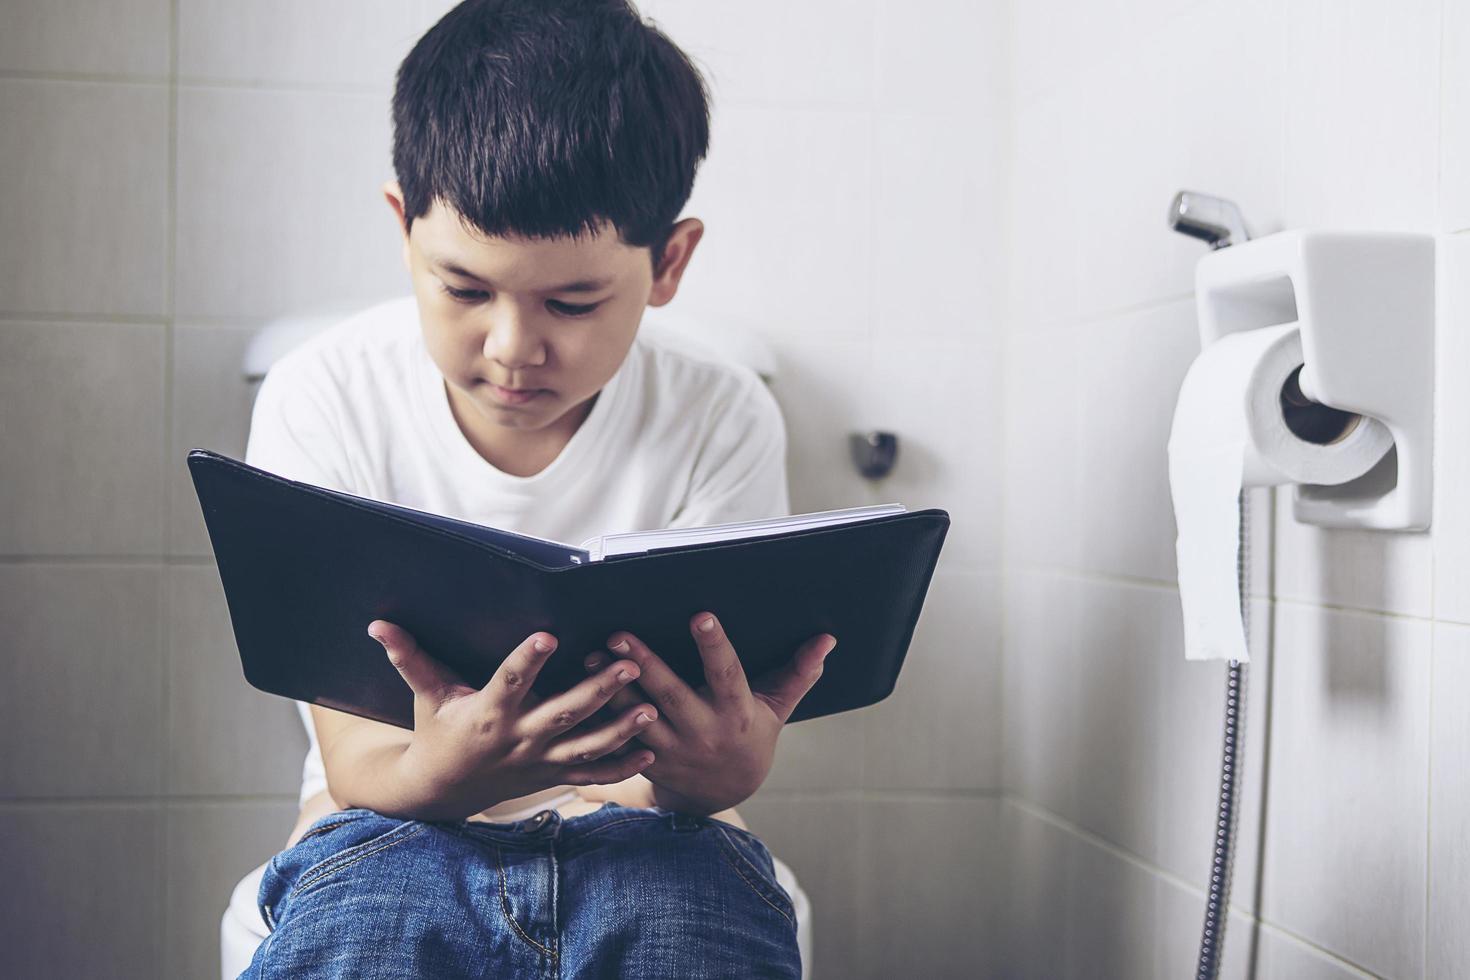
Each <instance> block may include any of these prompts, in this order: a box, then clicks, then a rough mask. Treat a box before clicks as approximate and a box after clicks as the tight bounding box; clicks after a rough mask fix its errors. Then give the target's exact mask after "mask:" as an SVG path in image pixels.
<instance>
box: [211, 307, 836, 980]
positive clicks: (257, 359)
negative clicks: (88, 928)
mask: <svg viewBox="0 0 1470 980" xmlns="http://www.w3.org/2000/svg"><path fill="white" fill-rule="evenodd" d="M345 315H346V314H340V315H312V316H291V317H283V318H281V319H279V320H276V321H273V322H272V323H270V324H267V325H266V326H265V327H264V328H263V329H262V330H261V331H260V333H258V334H257V335H256V336H255V337H254V339H253V340H252V341H251V343H250V345H249V346H248V348H247V349H246V352H245V361H244V365H243V368H244V373H245V377H246V380H247V381H249V382H251V383H257V382H259V381H260V379H261V378H263V377H264V376H265V373H266V371H267V370H269V368H270V365H271V364H272V363H274V362H275V360H276V359H277V358H279V357H281V356H282V355H283V354H285V353H286V352H287V351H288V350H290V349H291V348H292V347H294V346H295V345H296V344H298V343H300V342H302V341H304V340H306V339H307V338H308V337H310V336H311V335H313V334H314V333H316V332H317V331H319V330H322V329H325V328H326V327H329V326H331V325H332V324H334V323H337V322H340V321H341V320H342V319H343V318H344V317H345ZM639 331H640V332H652V333H654V334H656V335H657V336H658V337H659V339H660V340H663V341H665V342H666V343H667V344H668V346H670V347H674V348H678V349H684V350H689V351H691V352H694V353H702V354H704V355H706V356H715V357H719V358H722V359H725V360H727V361H730V362H733V363H737V364H744V365H746V366H747V367H749V368H751V369H752V370H754V371H755V372H756V374H758V375H760V377H761V378H762V379H764V380H765V381H766V382H767V383H769V382H770V381H771V380H772V378H773V377H774V376H775V370H776V360H775V356H774V354H773V353H772V351H771V349H770V347H769V345H767V344H766V343H765V341H764V340H763V338H761V336H760V335H759V334H757V333H755V332H754V331H751V330H750V329H748V328H745V327H742V326H740V325H738V324H735V323H731V322H721V323H719V324H705V325H702V326H696V325H695V324H692V323H690V322H688V321H684V320H682V319H678V318H675V317H672V316H670V315H669V314H668V313H667V312H666V311H665V310H663V309H662V308H659V309H650V310H648V311H647V312H646V313H645V315H644V318H643V322H642V325H641V326H640V327H639ZM297 708H298V711H299V714H300V716H301V719H302V723H303V726H304V728H305V729H306V734H307V738H308V740H309V742H310V744H311V746H312V747H315V745H316V732H315V731H314V730H313V727H312V724H311V715H310V713H309V712H308V711H307V710H306V707H305V705H304V704H301V703H299V702H298V704H297ZM311 754H312V753H311V752H310V750H309V751H308V758H310V757H311ZM304 780H305V774H304V773H303V787H304ZM303 795H304V793H303ZM288 831H289V828H287V827H282V828H281V839H282V843H284V842H285V837H286V834H287V832H288ZM273 856H274V855H267V856H266V859H265V860H264V861H263V862H262V863H261V864H260V865H259V866H258V867H256V868H254V869H253V870H251V871H250V872H249V873H248V874H246V875H245V877H243V878H241V879H240V881H239V882H238V883H236V885H235V888H234V890H233V891H232V892H231V894H230V902H229V906H228V907H227V908H226V909H225V912H224V915H223V916H221V918H220V976H221V978H222V980H235V978H236V977H238V976H239V975H240V974H241V973H243V972H244V971H245V970H246V969H247V968H248V967H249V966H250V961H251V959H252V958H253V957H254V956H255V950H256V947H258V946H259V945H260V944H261V942H263V941H264V940H265V938H266V937H267V936H268V935H270V930H269V929H267V928H266V924H265V921H264V919H262V918H261V914H260V907H259V906H258V905H257V904H256V897H257V895H258V894H259V892H260V879H261V877H262V876H263V875H264V874H265V869H266V865H267V864H269V863H270V858H271V857H273ZM772 862H773V864H774V866H775V870H776V881H777V882H778V883H779V884H780V885H781V887H782V888H784V889H786V892H787V894H788V895H790V896H791V903H792V907H793V908H794V910H795V912H796V940H797V946H798V948H799V949H800V951H801V963H802V972H803V974H804V975H807V976H810V975H811V971H812V966H811V963H812V908H811V901H810V900H809V898H808V897H807V894H806V892H804V891H803V890H802V888H801V885H800V884H798V883H797V880H796V876H795V874H793V873H792V871H791V868H790V867H788V866H787V865H786V863H785V862H784V861H782V860H781V859H780V858H779V857H776V856H775V855H772Z"/></svg>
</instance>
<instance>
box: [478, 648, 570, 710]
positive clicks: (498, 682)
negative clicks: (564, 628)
mask: <svg viewBox="0 0 1470 980" xmlns="http://www.w3.org/2000/svg"><path fill="white" fill-rule="evenodd" d="M555 649H556V637H554V636H552V635H551V634H550V633H532V634H531V635H530V636H528V637H526V638H525V639H524V640H522V641H521V643H520V646H518V647H516V648H515V649H514V650H512V651H511V652H510V656H508V657H506V658H505V660H503V661H502V662H501V664H500V666H499V667H498V668H496V670H495V673H494V674H493V675H491V677H490V680H489V681H487V682H486V683H485V686H484V687H482V688H481V689H480V694H481V695H482V696H483V697H484V698H485V700H486V701H487V702H489V704H488V708H489V709H490V710H493V711H514V710H515V709H516V708H519V707H520V706H521V702H522V701H524V700H525V698H526V693H527V692H528V691H530V690H531V684H532V682H533V681H535V680H536V675H537V674H539V673H541V668H542V667H544V666H546V661H547V660H548V659H550V657H551V654H552V651H554V650H555Z"/></svg>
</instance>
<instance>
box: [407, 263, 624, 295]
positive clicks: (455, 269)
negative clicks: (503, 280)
mask: <svg viewBox="0 0 1470 980" xmlns="http://www.w3.org/2000/svg"><path fill="white" fill-rule="evenodd" d="M430 262H431V263H433V264H434V265H436V266H438V267H439V268H441V269H443V270H444V271H445V272H448V273H451V274H453V275H456V276H463V277H464V278H466V279H473V280H475V281H476V282H482V283H484V284H485V285H487V286H494V285H495V284H494V283H492V282H491V281H490V280H488V279H485V278H482V277H481V276H477V275H475V274H474V273H473V272H470V271H469V270H468V269H463V268H461V267H460V266H459V265H458V264H456V263H454V262H451V261H449V260H448V259H430ZM612 282H613V281H612V280H611V279H578V280H577V281H576V282H569V283H567V284H565V285H563V286H552V287H551V288H550V289H544V290H541V291H542V292H546V293H595V292H597V291H598V290H600V289H606V288H607V287H608V286H611V285H612Z"/></svg>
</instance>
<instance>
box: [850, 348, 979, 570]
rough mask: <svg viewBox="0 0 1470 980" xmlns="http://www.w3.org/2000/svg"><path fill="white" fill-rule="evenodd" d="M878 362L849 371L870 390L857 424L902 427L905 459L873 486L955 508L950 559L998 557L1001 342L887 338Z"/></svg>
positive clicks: (895, 496) (888, 497) (889, 495)
mask: <svg viewBox="0 0 1470 980" xmlns="http://www.w3.org/2000/svg"><path fill="white" fill-rule="evenodd" d="M873 366H874V371H873V373H872V374H871V375H867V376H853V377H849V378H848V379H847V384H848V385H849V386H852V387H854V388H857V389H858V390H859V392H860V393H861V398H862V409H863V415H862V416H861V417H862V418H863V419H864V421H863V422H862V424H861V426H860V427H859V428H855V429H853V430H851V431H866V430H867V429H879V430H884V431H889V432H893V433H895V434H896V435H897V436H898V459H897V462H896V463H895V465H894V469H893V472H892V473H891V474H890V475H889V476H887V477H885V478H883V479H882V480H878V481H874V482H873V483H872V484H871V485H870V486H871V490H870V492H871V493H873V494H876V495H877V496H879V497H881V498H882V499H883V500H884V501H897V502H899V503H902V504H904V505H905V506H906V507H908V508H909V509H910V510H919V509H922V508H926V507H939V508H943V509H945V510H947V511H949V514H950V518H951V524H950V529H949V533H948V535H947V536H946V537H945V542H944V551H943V553H942V560H943V561H944V562H946V563H963V564H965V565H966V566H968V567H981V568H996V567H998V566H999V563H1000V557H1001V556H1000V544H1001V541H1000V516H1001V480H1002V473H1003V468H1002V461H1001V454H1002V441H1001V440H1002V429H1001V418H1000V404H999V403H1000V398H999V395H1000V390H1001V378H1002V374H1001V363H1000V345H999V344H995V343H985V342H979V343H976V342H965V343H955V342H926V341H923V340H917V339H916V340H893V341H879V342H877V343H875V344H874V345H873ZM850 465H851V464H849V466H850Z"/></svg>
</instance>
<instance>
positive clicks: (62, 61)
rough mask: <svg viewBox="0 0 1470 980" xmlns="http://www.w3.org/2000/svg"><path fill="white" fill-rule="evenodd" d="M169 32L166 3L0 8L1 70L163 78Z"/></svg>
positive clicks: (52, 1)
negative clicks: (2, 68) (4, 68)
mask: <svg viewBox="0 0 1470 980" xmlns="http://www.w3.org/2000/svg"><path fill="white" fill-rule="evenodd" d="M169 31H170V26H169V0H108V2H106V3H97V2H96V0H46V2H44V3H35V2H24V0H21V2H17V3H7V4H4V5H3V6H0V65H4V66H5V67H6V69H7V70H9V71H51V72H90V73H98V74H120V75H153V76H158V75H167V74H168V70H169V67H168V58H169V54H168V47H169Z"/></svg>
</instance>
